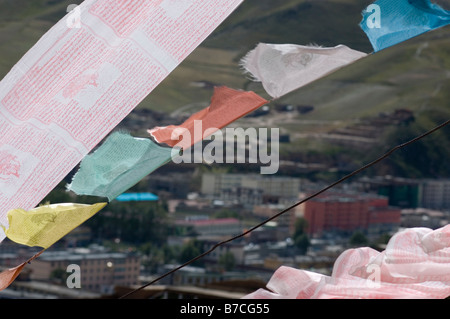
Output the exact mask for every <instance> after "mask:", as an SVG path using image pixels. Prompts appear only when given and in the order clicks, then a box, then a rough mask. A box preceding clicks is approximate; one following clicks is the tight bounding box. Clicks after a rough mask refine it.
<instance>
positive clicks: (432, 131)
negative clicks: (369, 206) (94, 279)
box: [119, 120, 450, 299]
mask: <svg viewBox="0 0 450 319" xmlns="http://www.w3.org/2000/svg"><path fill="white" fill-rule="evenodd" d="M449 123H450V120H447V121H445V122H444V123H442V124H440V125H438V126H436V127H435V128H433V129H432V130H430V131H428V132H426V133H424V134H422V135H420V136H417V137H416V138H414V139H412V140H410V141H408V142H405V143H403V144H400V145H397V146H396V147H394V148H392V149H391V150H390V151H388V152H387V153H385V154H384V155H383V156H381V157H379V158H377V159H376V160H374V161H373V162H371V163H369V164H366V165H364V166H362V167H361V168H359V169H357V170H355V171H353V172H352V173H350V174H348V175H346V176H345V177H343V178H341V179H339V180H338V181H336V182H334V183H332V184H330V185H329V186H327V187H325V188H323V189H321V190H320V191H318V192H316V193H314V194H312V195H310V196H308V197H306V198H305V199H303V200H301V201H299V202H297V203H296V204H294V205H292V206H290V207H288V208H286V209H285V210H283V211H281V212H279V213H277V214H276V215H274V216H272V217H270V218H268V219H266V220H265V221H263V222H261V223H260V224H258V225H256V226H254V227H252V228H250V229H249V230H247V231H245V232H244V233H242V234H240V235H237V236H235V237H233V238H230V239H227V240H224V241H222V242H219V243H218V244H216V245H214V246H213V247H212V248H211V249H209V250H208V251H206V252H204V253H202V254H201V255H198V256H197V257H195V258H193V259H191V260H190V261H188V262H186V263H184V264H182V265H181V266H178V267H176V268H174V269H173V270H171V271H169V272H167V273H165V274H163V275H162V276H160V277H158V278H156V279H154V280H153V281H151V282H149V283H148V284H145V285H143V286H141V287H139V288H137V289H135V290H133V291H131V292H129V293H127V294H125V295H123V296H122V297H120V298H119V299H123V298H126V297H128V296H130V295H132V294H133V293H136V292H138V291H140V290H142V289H144V288H146V287H148V286H150V285H152V284H154V283H155V282H157V281H159V280H161V279H163V278H165V277H167V276H169V275H171V274H173V273H175V272H176V271H178V270H180V269H182V268H184V267H186V266H188V265H190V264H192V263H193V262H195V261H197V260H199V259H201V258H203V257H204V256H206V255H208V254H210V253H212V252H213V251H214V250H216V249H217V248H218V247H220V246H223V245H225V244H227V243H229V242H232V241H234V240H236V239H239V238H242V237H244V236H246V235H248V234H250V233H251V232H253V231H255V230H256V229H258V228H260V227H262V226H264V225H265V224H267V223H268V222H270V221H272V220H274V219H276V218H278V217H280V216H281V215H283V214H285V213H287V212H289V211H290V210H292V209H294V208H295V207H297V206H299V205H301V204H303V203H305V202H307V201H309V200H311V199H313V198H315V197H317V196H319V195H320V194H322V193H324V192H326V191H327V190H329V189H331V188H333V187H335V186H336V185H338V184H341V183H342V182H344V181H346V180H348V179H349V178H351V177H353V176H355V175H357V174H359V173H361V172H362V171H364V170H366V169H368V168H370V167H372V166H374V165H376V164H378V163H379V162H381V161H383V160H384V159H386V158H387V157H389V156H391V155H392V154H393V153H394V152H396V151H398V150H399V149H402V148H404V147H406V146H408V145H410V144H413V143H415V142H417V141H419V140H421V139H423V138H425V137H427V136H428V135H431V134H433V133H434V132H436V131H438V130H440V129H442V128H443V127H445V126H446V125H448V124H449Z"/></svg>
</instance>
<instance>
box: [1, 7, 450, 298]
mask: <svg viewBox="0 0 450 319" xmlns="http://www.w3.org/2000/svg"><path fill="white" fill-rule="evenodd" d="M242 1H243V0H227V1H220V0H213V1H211V0H208V1H205V0H185V1H145V2H143V1H138V0H128V1H106V0H86V1H84V2H83V3H82V4H81V5H80V6H79V8H80V12H81V17H80V21H82V22H81V23H80V26H79V27H78V28H68V27H67V24H66V21H65V19H62V20H61V21H60V22H58V23H57V24H56V25H55V26H54V27H53V28H52V29H51V30H49V31H48V32H47V33H46V34H45V35H44V36H43V37H42V38H41V40H40V41H39V42H38V43H37V44H36V45H35V46H34V47H33V48H32V49H31V50H30V51H29V52H28V53H27V54H26V55H25V56H24V57H23V58H22V59H21V60H20V61H19V62H18V63H17V64H16V65H15V66H14V67H13V68H12V70H11V71H10V72H9V73H8V74H7V76H6V77H5V78H4V79H3V80H2V81H1V82H0V131H1V132H2V134H1V135H0V224H1V225H2V228H3V230H4V234H3V238H5V237H8V238H9V239H11V240H12V241H15V242H17V243H19V244H22V245H27V246H39V247H42V248H44V249H47V248H49V247H50V246H51V245H53V244H54V243H55V242H56V241H58V240H59V239H61V238H62V237H63V236H65V235H66V234H67V233H68V232H70V231H71V230H73V229H74V228H76V227H78V226H79V225H80V224H82V223H83V222H84V221H85V220H87V219H89V218H91V217H92V216H94V215H95V214H97V213H98V212H99V211H101V209H102V208H104V207H105V206H106V205H107V203H98V204H95V205H81V204H70V203H69V204H54V205H46V206H41V207H37V208H34V207H35V206H36V205H37V204H38V203H39V202H40V201H41V200H42V199H43V198H44V197H45V196H46V195H47V194H48V193H49V192H50V191H51V190H52V189H53V188H54V187H55V186H56V185H57V184H58V183H59V182H60V181H61V180H62V179H63V178H64V177H65V176H66V175H67V174H68V173H69V172H70V171H71V170H72V169H73V168H74V167H76V166H77V165H78V164H79V163H80V162H81V163H80V167H79V170H78V172H77V173H76V174H75V175H74V177H73V180H72V182H71V183H70V184H69V185H68V186H67V188H68V190H70V191H73V192H74V193H76V194H79V195H81V194H83V195H91V196H98V197H106V198H107V199H108V200H109V201H111V200H113V199H115V198H117V197H118V196H119V195H120V194H122V193H124V192H125V191H126V190H128V189H129V188H131V187H132V186H133V185H135V184H136V183H138V182H139V181H140V180H142V179H143V178H144V177H145V176H147V175H149V174H151V173H152V172H154V171H155V170H156V169H158V168H159V167H161V166H163V165H165V164H167V163H169V162H170V161H171V160H173V159H174V158H175V157H176V156H178V155H179V154H180V151H181V150H186V149H188V148H190V147H192V146H193V145H194V144H195V143H198V142H200V141H201V140H203V139H205V138H206V137H207V136H209V135H211V134H213V133H214V132H215V131H216V130H220V129H221V128H224V127H226V126H227V125H229V124H230V123H232V122H234V121H236V120H237V119H239V118H241V117H243V116H245V115H246V114H249V113H251V112H253V111H255V110H256V109H258V108H260V107H261V106H263V105H265V104H267V103H268V102H269V101H268V100H266V99H264V98H262V97H261V96H259V95H257V94H256V93H254V92H246V91H242V90H235V89H232V88H228V87H216V88H215V90H214V94H213V96H212V98H211V104H210V106H209V107H207V108H205V109H203V110H201V111H199V112H197V113H195V114H193V115H192V116H191V117H190V118H189V119H188V120H186V121H185V122H184V123H182V124H174V125H170V126H166V127H155V128H153V129H149V130H148V134H149V136H148V137H147V138H135V137H132V136H130V135H129V134H127V133H123V132H113V133H112V134H111V131H112V130H113V129H114V127H115V126H116V125H117V124H118V123H119V122H120V121H121V120H122V119H124V118H125V117H126V116H127V115H128V114H129V113H130V112H131V111H132V110H133V109H134V108H135V107H136V106H137V105H138V104H139V103H140V102H141V101H142V100H143V99H144V98H145V97H146V96H147V95H148V94H150V93H151V92H152V90H153V89H154V88H155V87H157V86H158V85H159V84H160V83H161V82H162V80H163V79H164V78H165V77H167V76H168V75H169V74H170V73H171V71H173V70H174V69H175V68H176V67H177V66H178V65H179V64H180V63H181V62H182V61H183V60H184V59H185V58H186V57H187V56H188V55H189V54H190V53H191V52H192V51H193V50H194V49H195V48H196V47H198V45H200V43H201V42H202V41H203V40H204V39H205V38H206V37H207V36H208V35H209V34H210V33H211V32H212V31H213V30H214V29H215V28H216V27H217V26H218V25H219V24H220V23H221V22H222V21H223V20H224V19H225V18H226V17H228V16H229V15H230V14H231V13H232V12H233V11H234V10H235V9H236V8H237V7H238V6H239V5H240V4H241V3H242ZM373 5H375V7H373V8H375V9H374V11H370V10H365V11H363V19H362V22H361V24H360V26H361V28H362V29H363V31H364V32H365V33H366V35H367V36H368V38H369V40H370V42H371V43H372V46H373V49H374V53H376V52H378V51H380V50H382V49H385V48H388V47H390V46H393V45H396V44H398V43H401V42H403V41H406V40H408V39H410V38H412V37H415V36H417V35H419V34H422V33H425V32H427V31H430V30H434V29H436V28H440V27H443V26H445V25H448V24H449V23H450V12H449V11H446V10H444V9H442V8H440V7H439V6H438V5H436V4H432V3H430V1H429V0H411V1H407V0H396V1H389V0H378V1H376V2H374V4H373ZM377 9H378V10H379V11H377ZM378 18H379V19H378ZM377 23H378V24H377ZM368 55H369V54H368V53H364V52H359V51H356V50H353V49H351V48H349V47H347V46H345V45H338V46H336V47H331V48H324V47H320V46H306V45H296V44H268V43H260V44H258V45H257V46H256V48H255V49H254V50H252V51H250V52H249V53H248V54H247V55H246V56H245V57H244V58H243V59H242V60H241V62H240V65H241V66H242V67H243V69H244V73H247V74H250V76H251V78H253V79H254V80H255V81H259V82H261V83H262V86H263V87H264V89H265V90H266V92H267V94H268V95H270V96H271V97H272V98H273V99H278V98H280V97H282V96H284V95H286V94H287V93H289V92H292V91H294V90H297V89H299V88H301V87H303V86H305V85H307V84H309V83H311V82H313V81H315V80H318V79H320V78H323V77H325V76H327V75H328V74H330V73H332V72H335V71H336V70H338V69H340V68H343V67H345V66H347V65H349V64H352V63H354V62H356V61H358V60H360V59H362V58H364V57H366V56H368ZM196 121H201V123H202V125H203V127H202V129H201V132H195V127H194V123H195V122H196ZM196 133H199V134H196ZM109 134H110V135H109ZM107 135H109V136H108V137H107V138H106V140H105V141H104V142H103V143H102V145H100V146H99V147H98V149H96V150H95V151H94V152H93V153H90V152H91V151H92V150H93V149H94V148H95V147H96V146H97V145H98V144H99V143H100V142H101V141H102V140H103V139H104V138H105V137H106V136H107ZM439 234H441V235H442V234H447V235H448V229H447V228H445V229H444V231H443V232H440V233H439ZM441 235H440V236H441ZM447 235H446V236H447ZM448 246H449V245H448V243H447V246H446V247H442V249H441V252H442V250H445V249H447V247H448ZM396 251H397V250H396ZM388 253H389V251H387V252H386V254H388ZM445 253H448V251H446V252H445ZM363 254H367V255H368V256H369V255H370V256H372V257H374V255H373V254H372V252H367V251H364V252H363ZM371 254H372V255H371ZM36 257H37V256H34V257H33V259H34V258H36ZM342 258H344V257H342ZM374 258H375V257H374ZM350 259H351V258H350ZM337 265H339V264H338V263H337ZM382 266H383V265H382ZM23 267H24V264H22V265H19V266H18V267H16V268H13V269H10V270H7V271H5V272H3V273H1V274H0V290H1V289H5V288H6V287H8V286H9V285H10V284H11V283H12V282H13V280H14V279H15V278H16V277H17V275H18V273H20V271H21V269H23ZM336 267H337V266H336ZM345 271H346V270H345ZM345 271H344V272H342V271H341V272H340V273H341V274H344V273H345ZM286 273H288V274H293V273H295V274H294V277H296V278H300V277H301V278H303V279H301V280H303V281H304V280H306V279H305V278H307V279H308V280H310V281H311V280H312V282H314V283H318V282H319V281H320V282H324V280H323V277H320V278H319V277H314V276H310V274H308V276H309V277H308V276H306V277H305V276H304V273H301V274H300V275H299V273H297V272H295V271H291V270H286V268H282V269H280V271H278V272H277V273H276V274H275V275H274V278H275V279H274V282H275V284H274V287H276V286H277V285H284V284H285V281H286V275H285V274H286ZM446 276H447V277H445V276H444V277H445V280H447V281H448V280H450V278H448V274H447V275H446ZM444 277H442V278H444ZM280 278H281V279H280ZM301 280H300V281H298V282H297V283H299V282H302V281H301ZM326 281H327V280H325V282H326ZM272 283H273V282H272ZM324 285H325V286H326V283H325V284H324ZM276 288H278V287H276ZM289 288H292V289H294V288H293V287H289ZM353 288H355V287H353ZM311 289H312V288H311ZM273 291H274V292H277V291H278V292H280V291H281V290H276V289H275V290H273ZM315 291H317V290H315ZM358 291H359V290H358ZM310 292H311V291H309V292H308V293H306V292H305V291H303V292H292V293H293V294H294V295H295V294H296V297H301V296H303V297H308V296H311V295H312V294H311V293H310ZM260 293H261V294H263V295H264V296H268V295H267V294H266V293H265V292H258V294H260ZM258 294H256V296H258ZM293 294H291V292H289V294H288V295H289V296H293ZM393 295H395V293H394V292H392V295H391V296H393ZM286 296H287V295H286V294H283V293H282V292H280V293H279V294H278V295H277V297H286ZM324 296H332V294H328V295H327V294H324ZM270 297H273V295H270Z"/></svg>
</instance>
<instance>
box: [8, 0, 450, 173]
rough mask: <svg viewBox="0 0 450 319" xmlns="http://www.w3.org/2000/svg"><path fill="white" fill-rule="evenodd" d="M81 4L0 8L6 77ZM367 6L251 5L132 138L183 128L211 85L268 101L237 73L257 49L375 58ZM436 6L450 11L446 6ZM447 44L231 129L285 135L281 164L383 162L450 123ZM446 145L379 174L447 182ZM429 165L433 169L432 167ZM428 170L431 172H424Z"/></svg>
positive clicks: (407, 53) (212, 40)
mask: <svg viewBox="0 0 450 319" xmlns="http://www.w3.org/2000/svg"><path fill="white" fill-rule="evenodd" d="M80 2H81V1H75V2H74V1H58V0H0V57H1V59H0V77H3V76H4V75H5V74H6V72H8V71H9V69H10V68H11V67H12V66H13V65H14V64H15V63H16V62H17V61H18V60H19V59H20V57H21V56H22V55H23V54H24V53H25V52H26V51H27V50H28V49H29V48H30V47H31V46H32V45H33V44H34V43H35V42H36V41H37V40H38V39H39V38H40V36H41V35H42V34H43V33H44V32H46V31H47V30H48V29H49V28H50V27H51V26H52V25H53V24H54V23H56V22H57V21H58V20H59V19H61V18H62V17H63V16H64V14H65V10H66V8H67V6H68V5H69V4H72V3H80ZM371 2H372V1H370V0H311V1H308V0H283V1H276V2H275V1H272V0H246V1H245V2H244V3H243V4H242V5H241V6H240V7H239V8H238V9H237V10H236V11H235V12H234V13H233V14H232V15H231V16H230V17H229V18H228V19H227V20H226V21H225V22H224V23H223V24H222V25H221V26H220V27H219V28H217V30H216V31H215V32H214V33H213V34H211V36H210V37H209V38H208V39H207V40H206V41H205V42H204V43H203V44H202V45H201V47H199V48H198V49H197V50H195V51H194V52H193V53H192V55H191V56H189V57H188V59H186V60H185V61H184V62H183V63H182V64H181V65H180V66H179V67H178V68H177V69H176V70H175V71H174V72H173V73H172V74H171V75H170V76H169V77H168V78H167V79H166V80H165V81H164V82H163V83H162V84H161V85H160V86H158V87H157V88H156V89H155V90H154V91H153V92H152V94H150V95H149V96H148V97H147V98H146V99H145V100H144V101H143V102H142V103H141V104H140V105H139V106H138V107H137V109H136V111H135V112H133V113H132V114H131V115H130V117H129V118H128V119H127V120H130V119H132V120H131V121H134V119H135V118H141V121H140V122H139V125H141V126H142V129H141V132H135V133H142V131H143V130H144V129H145V128H147V127H145V126H146V125H148V127H150V126H151V125H154V124H157V123H158V121H157V120H156V119H157V118H156V117H155V116H156V115H158V114H156V113H153V112H162V113H164V114H159V115H158V116H159V117H158V118H160V117H164V116H166V120H167V116H170V115H173V118H169V122H170V121H172V123H173V122H177V121H179V119H180V116H183V115H189V114H192V112H194V111H196V110H198V109H200V108H203V107H204V106H206V105H208V102H209V100H210V98H211V94H212V86H214V85H227V86H230V87H233V88H236V89H246V90H254V91H256V92H257V93H259V94H261V95H265V93H264V91H263V90H262V87H261V85H260V84H259V83H254V82H251V81H249V80H248V79H247V77H246V76H245V75H244V74H243V72H242V70H241V69H240V67H239V60H240V59H241V58H242V56H243V55H244V54H245V53H246V52H247V51H248V50H250V49H252V48H254V47H255V46H256V45H257V44H258V43H259V42H269V43H296V44H310V43H314V44H318V45H322V46H334V45H337V44H345V45H347V46H349V47H351V48H353V49H356V50H360V51H364V52H367V53H370V52H372V48H371V45H370V43H369V41H368V39H367V37H366V36H365V34H364V33H363V32H362V30H361V29H360V28H359V22H360V20H361V11H362V10H363V9H364V8H365V7H366V6H367V5H368V4H369V3H371ZM437 2H438V3H439V4H441V5H442V6H444V7H445V8H447V9H448V8H450V0H441V1H437ZM449 37H450V27H446V28H442V29H439V30H436V31H433V32H429V33H427V34H425V35H422V36H419V37H417V38H414V39H412V40H410V41H407V42H405V43H403V44H401V45H397V46H395V47H391V48H388V49H386V50H383V51H381V52H378V53H376V54H373V55H370V56H368V57H367V58H365V59H362V60H360V61H358V62H356V63H354V64H353V65H351V66H349V67H346V68H344V69H341V70H339V71H338V72H336V73H334V74H332V75H330V76H328V77H326V78H323V79H321V80H319V81H316V82H315V83H312V84H310V85H308V86H306V87H303V88H301V89H299V90H297V91H295V92H292V93H291V94H289V95H287V96H285V97H284V98H282V99H281V100H279V101H277V103H278V104H281V105H283V104H292V105H299V106H312V107H313V111H311V112H308V113H301V112H290V113H286V112H280V111H277V108H276V107H277V105H275V104H273V105H271V111H270V113H269V114H268V115H266V116H261V117H257V118H249V117H247V118H245V119H242V120H240V121H238V122H237V123H236V124H235V125H239V126H242V127H248V126H256V127H280V128H281V129H282V132H283V133H284V134H289V135H290V140H291V142H290V143H286V144H283V146H282V151H283V156H285V159H289V160H293V161H306V162H308V161H310V160H311V159H313V160H314V161H325V162H326V163H327V165H329V166H331V167H336V166H339V165H341V164H340V163H343V162H346V163H347V164H348V166H349V167H352V166H356V165H360V164H362V163H364V162H367V161H368V160H370V159H373V156H375V155H379V152H380V150H386V149H387V148H389V146H394V145H392V144H389V143H394V142H402V141H404V140H405V139H406V138H407V137H410V136H414V135H415V134H420V133H422V132H424V131H426V130H427V129H430V128H431V127H433V126H434V125H436V124H437V123H440V122H442V121H444V120H446V119H448V118H449V117H450V107H449V105H448V104H449V101H450V93H449V92H450V91H449V87H450V42H449V41H448V39H449ZM399 109H407V110H410V111H412V112H414V118H415V121H414V122H413V123H412V124H410V125H408V126H407V127H406V129H405V128H404V127H398V126H397V125H386V126H382V127H381V126H379V127H377V126H373V125H372V124H373V123H374V121H375V122H376V121H378V120H379V116H380V114H388V115H389V114H392V113H394V112H395V111H396V110H399ZM145 110H150V111H151V113H150V119H149V120H147V119H148V118H142V116H141V115H140V114H141V112H143V111H145ZM129 122H130V121H128V122H127V121H124V123H122V125H124V124H125V123H126V124H128V123H129ZM366 123H371V124H369V125H367V124H366ZM357 130H359V132H361V130H363V131H365V132H366V133H363V135H364V134H367V132H368V131H370V130H372V131H373V130H375V131H376V130H378V131H377V134H374V135H373V136H369V138H372V143H366V142H367V141H369V140H367V139H361V137H364V136H358V134H359V133H349V132H357ZM344 132H345V134H343V133H344ZM351 134H356V135H354V136H352V135H351ZM344 135H345V136H346V137H345V138H342V137H343V136H344ZM349 135H350V138H349V137H348V136H349ZM349 140H351V142H352V143H348V141H349ZM340 142H342V143H340ZM353 142H355V143H353ZM448 142H450V137H449V130H448V129H446V130H443V131H442V132H440V133H439V134H436V135H435V136H433V137H430V138H428V140H427V141H425V142H424V143H428V144H426V145H428V146H427V147H425V146H424V147H423V149H426V150H428V151H427V152H425V153H423V152H422V153H421V154H418V157H420V160H417V161H416V162H417V163H415V164H412V166H413V167H409V165H408V164H405V160H406V159H407V157H405V156H406V155H405V156H403V157H402V156H400V157H397V160H396V161H395V163H388V164H383V165H387V167H384V166H383V165H381V166H382V168H381V170H382V171H383V172H390V173H391V174H395V173H398V174H402V175H410V174H412V175H414V176H417V175H421V174H422V173H423V174H424V175H426V176H428V175H430V176H450V168H448V167H446V165H445V164H443V163H445V162H446V159H448V155H450V154H449V152H450V151H449V150H448V147H447V148H445V147H443V148H442V147H439V146H442V145H448ZM380 145H382V146H380ZM430 145H436V147H430ZM361 146H365V147H363V148H361ZM431 153H433V155H431ZM429 156H432V157H433V158H434V160H433V161H429V160H427V159H428V157H429ZM416 159H417V157H416ZM424 163H425V164H427V163H428V164H429V165H428V166H427V167H423V165H424ZM431 163H433V167H431V166H430V165H431ZM421 165H422V166H421Z"/></svg>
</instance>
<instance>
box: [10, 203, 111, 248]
mask: <svg viewBox="0 0 450 319" xmlns="http://www.w3.org/2000/svg"><path fill="white" fill-rule="evenodd" d="M106 205H107V203H98V204H94V205H84V204H69V203H68V204H53V205H46V206H40V207H37V208H35V209H32V210H30V211H26V210H23V209H13V210H10V211H9V212H8V222H9V227H8V228H7V229H6V230H5V234H6V237H8V238H9V239H11V240H12V241H14V242H16V243H19V244H22V245H26V246H31V247H32V246H39V247H43V248H45V249H47V248H48V247H50V246H51V245H53V244H54V243H55V242H57V241H58V240H59V239H61V238H62V237H64V236H65V235H66V234H68V233H69V232H70V231H71V230H73V229H74V228H76V227H78V226H79V225H81V224H82V223H83V222H85V221H86V220H88V219H89V218H91V217H92V216H94V215H95V214H96V213H97V212H99V211H100V210H101V209H102V208H103V207H105V206H106Z"/></svg>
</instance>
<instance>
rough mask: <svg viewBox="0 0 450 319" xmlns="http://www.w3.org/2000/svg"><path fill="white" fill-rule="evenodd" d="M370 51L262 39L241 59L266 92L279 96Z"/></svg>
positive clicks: (339, 46)
mask: <svg viewBox="0 0 450 319" xmlns="http://www.w3.org/2000/svg"><path fill="white" fill-rule="evenodd" d="M366 55H367V54H366V53H363V52H359V51H356V50H353V49H350V48H348V47H347V46H345V45H338V46H336V47H332V48H322V47H317V46H303V45H295V44H267V43H260V44H258V46H257V47H256V48H255V49H254V50H252V51H250V52H249V53H248V54H247V55H246V56H245V57H244V58H243V59H242V61H241V65H242V67H243V68H244V69H245V70H246V71H247V72H248V73H250V74H251V76H252V78H253V79H254V80H255V81H258V82H262V85H263V87H264V89H265V90H266V92H267V93H268V94H269V95H270V96H272V97H273V98H279V97H281V96H283V95H285V94H287V93H289V92H291V91H294V90H296V89H299V88H300V87H302V86H305V85H307V84H309V83H311V82H313V81H315V80H318V79H319V78H321V77H324V76H326V75H327V74H329V73H331V72H333V71H335V70H337V69H339V68H341V67H343V66H345V65H348V64H350V63H352V62H354V61H356V60H358V59H360V58H362V57H365V56H366Z"/></svg>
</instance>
